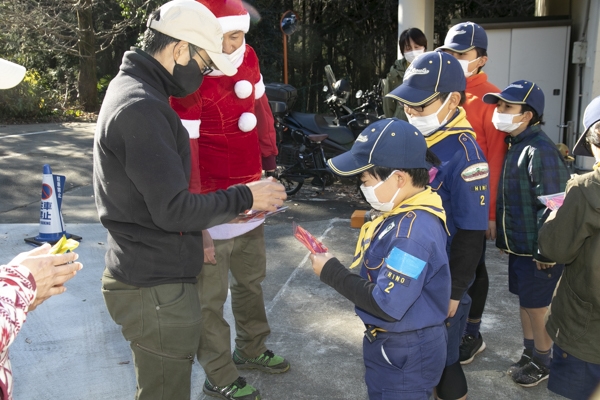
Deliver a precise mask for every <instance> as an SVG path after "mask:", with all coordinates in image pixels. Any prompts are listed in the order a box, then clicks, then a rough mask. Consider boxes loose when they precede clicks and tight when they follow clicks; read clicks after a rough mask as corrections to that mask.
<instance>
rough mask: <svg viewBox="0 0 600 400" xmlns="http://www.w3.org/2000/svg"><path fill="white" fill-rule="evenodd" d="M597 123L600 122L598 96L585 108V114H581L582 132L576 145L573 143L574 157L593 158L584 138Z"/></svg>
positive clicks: (599, 97) (599, 98) (599, 100)
mask: <svg viewBox="0 0 600 400" xmlns="http://www.w3.org/2000/svg"><path fill="white" fill-rule="evenodd" d="M598 121H600V96H598V97H596V98H595V99H594V100H592V101H591V102H590V104H588V106H587V107H586V108H585V112H584V113H583V129H584V132H583V133H582V134H581V136H580V137H579V140H577V143H575V147H573V154H574V155H576V156H588V157H594V155H593V154H592V153H591V152H590V151H589V150H588V147H587V146H586V145H585V137H586V136H587V134H588V132H589V130H590V128H591V127H592V126H594V124H595V123H596V122H598Z"/></svg>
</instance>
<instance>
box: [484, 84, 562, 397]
mask: <svg viewBox="0 0 600 400" xmlns="http://www.w3.org/2000/svg"><path fill="white" fill-rule="evenodd" d="M483 101H484V102H486V103H490V104H497V106H496V110H495V111H494V115H493V117H492V121H493V122H494V125H495V126H496V128H497V129H498V130H500V131H502V132H506V133H508V135H509V136H507V138H506V141H507V143H508V152H507V153H506V159H505V160H504V167H503V169H502V174H501V176H500V186H499V188H498V199H497V202H496V208H497V211H496V220H497V235H496V246H497V247H498V248H499V249H501V250H503V251H505V252H507V253H509V259H508V275H509V278H508V280H509V282H508V286H509V290H510V292H511V293H514V294H516V295H518V296H519V305H520V314H521V325H522V328H523V343H524V346H525V349H524V351H523V354H522V356H521V359H520V360H519V361H518V362H516V363H514V364H513V365H511V366H510V368H509V369H508V371H507V373H508V374H509V375H511V377H512V379H513V380H514V381H515V382H516V383H517V384H519V385H521V386H523V387H531V386H535V385H537V384H538V383H540V382H541V381H543V380H545V379H547V378H548V374H549V372H550V370H549V367H550V362H551V355H550V347H551V346H552V340H551V339H550V336H548V334H547V332H546V330H545V328H544V315H545V314H546V310H547V309H548V305H549V304H550V301H551V300H552V293H553V292H554V288H555V287H556V283H557V282H558V280H559V278H560V276H561V274H562V269H563V265H562V264H556V263H554V262H553V261H552V260H549V259H547V258H545V257H544V256H543V255H542V254H540V252H539V250H538V243H537V238H538V230H539V228H540V227H541V226H542V224H543V223H544V221H545V220H546V218H547V216H548V212H547V208H546V207H545V206H544V205H543V204H542V203H541V201H540V200H539V199H538V196H542V195H548V194H553V193H558V192H564V191H565V186H566V183H567V180H568V179H569V172H568V170H567V167H566V165H565V163H564V161H563V158H562V156H561V154H560V152H559V151H558V150H557V148H556V145H555V144H554V143H553V142H552V140H550V139H549V138H548V136H546V134H545V133H544V132H543V131H542V129H541V125H542V123H543V122H542V115H543V113H544V93H543V92H542V90H541V89H540V88H539V86H538V85H536V84H535V83H533V82H531V81H524V80H521V81H516V82H513V83H512V84H510V85H509V86H508V87H507V88H506V89H504V90H503V91H502V93H488V94H486V95H485V96H484V97H483Z"/></svg>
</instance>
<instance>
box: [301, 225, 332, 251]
mask: <svg viewBox="0 0 600 400" xmlns="http://www.w3.org/2000/svg"><path fill="white" fill-rule="evenodd" d="M293 228H294V237H295V238H296V239H298V240H299V241H300V243H302V244H303V245H304V246H306V248H307V249H308V250H309V251H310V252H311V253H313V254H315V253H327V247H325V246H323V244H322V243H321V242H319V241H318V240H317V238H316V237H314V236H313V235H312V234H311V233H310V232H308V231H307V230H306V229H304V228H302V227H301V226H300V225H296V223H295V222H294V223H293Z"/></svg>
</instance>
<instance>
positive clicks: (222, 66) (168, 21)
mask: <svg viewBox="0 0 600 400" xmlns="http://www.w3.org/2000/svg"><path fill="white" fill-rule="evenodd" d="M159 10H160V16H159V17H158V18H153V17H150V18H149V19H148V23H147V24H146V26H147V27H148V28H152V29H154V30H157V31H158V32H161V33H164V34H165V35H168V36H171V37H172V38H174V39H179V40H184V41H186V42H189V43H191V44H193V45H195V46H198V47H200V48H201V49H204V50H205V51H206V53H207V54H208V56H209V57H210V59H211V60H212V61H213V62H214V63H215V65H216V66H217V68H218V69H219V70H220V71H221V72H223V73H224V74H225V75H228V76H232V75H235V74H236V73H237V68H235V67H234V66H233V64H231V62H230V61H229V58H228V57H227V55H226V54H223V31H222V30H221V25H220V24H219V21H217V18H216V17H215V16H214V14H213V13H212V12H210V10H209V9H208V8H206V7H205V6H203V5H202V4H200V3H198V2H197V1H195V0H173V1H170V2H168V3H165V4H163V5H162V6H161V7H160V9H159Z"/></svg>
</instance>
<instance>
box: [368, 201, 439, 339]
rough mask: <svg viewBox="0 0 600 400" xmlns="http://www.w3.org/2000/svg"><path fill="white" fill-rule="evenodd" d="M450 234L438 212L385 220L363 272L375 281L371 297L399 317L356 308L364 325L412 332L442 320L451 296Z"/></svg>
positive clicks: (410, 213) (413, 213)
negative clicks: (381, 316)
mask: <svg viewBox="0 0 600 400" xmlns="http://www.w3.org/2000/svg"><path fill="white" fill-rule="evenodd" d="M447 237H448V234H447V232H446V230H445V228H444V225H443V223H442V221H441V220H440V219H439V218H438V217H437V216H435V215H433V214H431V213H429V212H427V211H423V210H413V211H409V212H406V213H401V214H398V215H395V216H393V217H389V218H388V219H386V220H385V221H384V222H383V223H382V224H381V226H380V227H378V229H377V231H376V232H375V235H374V236H373V238H372V239H371V240H372V241H371V245H370V246H369V248H368V249H367V250H366V252H365V255H364V258H363V263H362V266H361V272H360V275H361V276H362V277H363V278H365V279H367V280H369V281H371V282H374V283H376V287H375V289H374V290H373V297H374V299H375V301H376V302H377V304H378V305H379V307H381V309H382V310H383V311H384V312H385V313H386V314H388V315H389V316H390V317H392V318H395V319H396V320H397V321H395V322H387V321H384V320H382V319H380V318H378V317H375V316H374V315H372V314H370V313H368V312H366V311H364V310H362V309H360V308H359V307H356V313H357V314H358V316H359V317H360V318H361V319H362V320H363V322H364V323H365V324H368V325H375V326H377V327H379V328H383V329H385V330H387V331H389V332H408V331H414V330H416V329H423V328H426V327H430V326H435V325H440V324H443V323H444V320H445V319H446V315H447V314H448V302H449V301H450V269H449V267H448V256H447V254H446V251H445V243H446V240H447Z"/></svg>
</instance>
